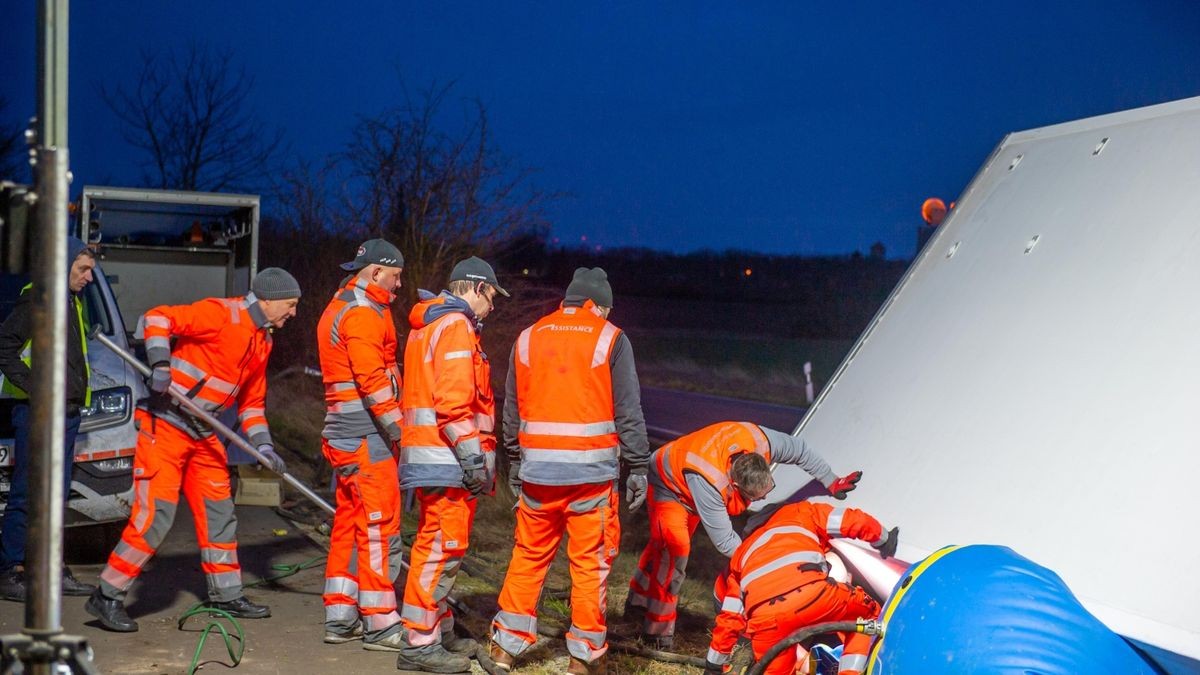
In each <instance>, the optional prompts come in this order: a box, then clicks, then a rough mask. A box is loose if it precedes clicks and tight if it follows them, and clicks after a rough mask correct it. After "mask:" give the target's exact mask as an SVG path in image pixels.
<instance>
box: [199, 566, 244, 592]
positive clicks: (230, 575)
mask: <svg viewBox="0 0 1200 675" xmlns="http://www.w3.org/2000/svg"><path fill="white" fill-rule="evenodd" d="M204 576H205V577H206V578H207V579H208V585H209V586H212V587H213V588H234V587H237V586H241V585H242V573H241V572H240V571H239V570H232V571H229V572H217V573H214V574H205V575H204Z"/></svg>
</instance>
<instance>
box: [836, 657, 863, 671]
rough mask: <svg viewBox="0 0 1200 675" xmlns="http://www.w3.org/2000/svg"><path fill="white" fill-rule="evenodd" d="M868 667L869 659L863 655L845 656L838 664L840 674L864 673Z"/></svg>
mask: <svg viewBox="0 0 1200 675" xmlns="http://www.w3.org/2000/svg"><path fill="white" fill-rule="evenodd" d="M866 667H867V657H866V656H864V655H862V654H844V655H842V660H841V661H839V662H838V672H839V673H847V672H862V669H863V668H866Z"/></svg>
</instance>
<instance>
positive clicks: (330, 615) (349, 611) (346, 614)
mask: <svg viewBox="0 0 1200 675" xmlns="http://www.w3.org/2000/svg"><path fill="white" fill-rule="evenodd" d="M357 620H358V606H357V605H351V604H347V603H344V602H339V603H334V604H332V605H325V623H343V622H345V623H351V622H354V621H357Z"/></svg>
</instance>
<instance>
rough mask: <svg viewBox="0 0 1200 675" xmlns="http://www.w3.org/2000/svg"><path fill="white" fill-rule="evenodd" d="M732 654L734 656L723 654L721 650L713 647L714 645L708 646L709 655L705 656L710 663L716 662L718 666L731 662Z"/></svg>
mask: <svg viewBox="0 0 1200 675" xmlns="http://www.w3.org/2000/svg"><path fill="white" fill-rule="evenodd" d="M732 656H733V655H732V654H722V653H721V652H719V651H717V650H715V649H713V648H712V647H709V648H708V655H707V656H705V657H704V658H705V659H706V660H707V661H708V662H709V663H715V664H717V665H718V666H723V665H725V664H726V663H729V659H730V658H731V657H732Z"/></svg>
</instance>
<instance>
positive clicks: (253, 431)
mask: <svg viewBox="0 0 1200 675" xmlns="http://www.w3.org/2000/svg"><path fill="white" fill-rule="evenodd" d="M269 430H270V428H269V427H267V425H265V424H254V425H251V426H246V425H242V431H245V432H246V435H247V436H250V437H254V436H255V435H257V434H265V433H267V432H268V431H269Z"/></svg>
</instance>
